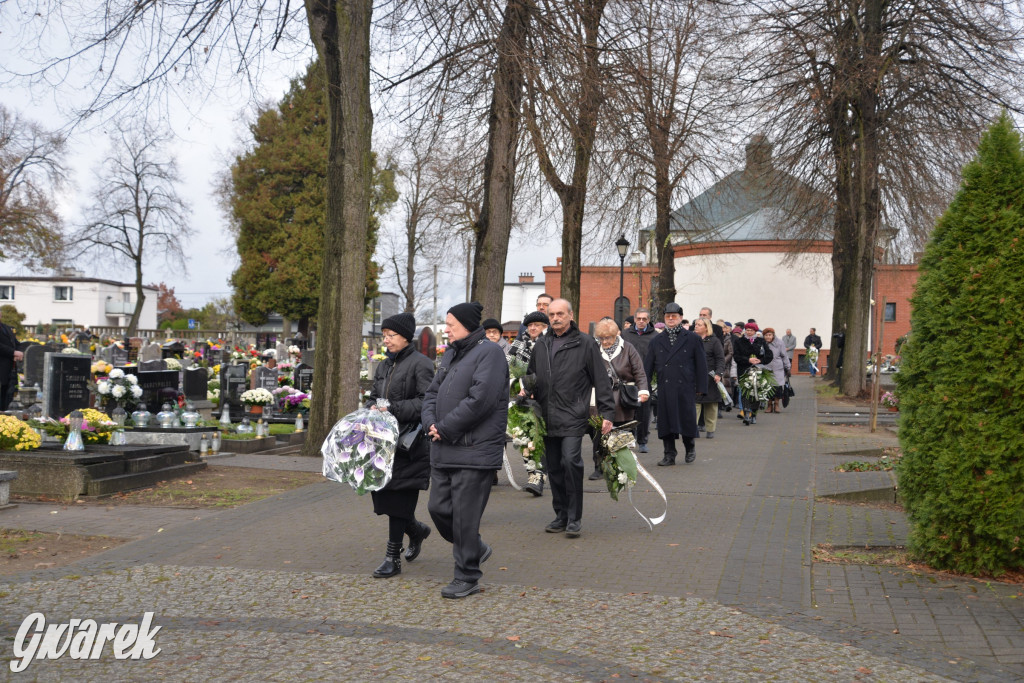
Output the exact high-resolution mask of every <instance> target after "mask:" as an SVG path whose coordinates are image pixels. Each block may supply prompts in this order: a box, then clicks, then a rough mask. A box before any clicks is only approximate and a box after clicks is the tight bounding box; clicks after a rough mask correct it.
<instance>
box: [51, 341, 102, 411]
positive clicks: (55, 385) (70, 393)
mask: <svg viewBox="0 0 1024 683" xmlns="http://www.w3.org/2000/svg"><path fill="white" fill-rule="evenodd" d="M91 368H92V359H91V358H89V356H83V355H81V354H77V353H47V354H46V355H45V356H44V359H43V401H42V404H43V416H44V417H52V418H54V419H57V420H59V419H60V418H62V417H64V416H65V415H67V414H68V413H70V412H71V411H72V410H81V409H83V408H88V407H89V380H90V379H91V378H92V374H91Z"/></svg>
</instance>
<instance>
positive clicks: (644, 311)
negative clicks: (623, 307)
mask: <svg viewBox="0 0 1024 683" xmlns="http://www.w3.org/2000/svg"><path fill="white" fill-rule="evenodd" d="M641 313H646V314H647V317H650V316H651V312H650V310H648V309H646V308H638V309H636V310H635V311H633V315H640V314H641Z"/></svg>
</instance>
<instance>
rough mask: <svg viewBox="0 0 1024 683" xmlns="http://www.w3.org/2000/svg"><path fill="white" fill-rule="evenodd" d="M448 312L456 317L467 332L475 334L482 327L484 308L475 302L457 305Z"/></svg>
mask: <svg viewBox="0 0 1024 683" xmlns="http://www.w3.org/2000/svg"><path fill="white" fill-rule="evenodd" d="M448 312H449V313H451V314H452V315H453V316H455V319H456V320H458V321H459V322H460V323H462V326H463V327H465V328H466V330H467V331H469V332H473V331H474V330H476V329H477V328H478V327H480V317H481V316H482V315H483V313H484V307H483V306H481V305H480V304H478V303H477V302H475V301H469V302H466V303H463V304H455V305H454V306H452V307H451V308H449V309H448Z"/></svg>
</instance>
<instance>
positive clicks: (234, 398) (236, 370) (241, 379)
mask: <svg viewBox="0 0 1024 683" xmlns="http://www.w3.org/2000/svg"><path fill="white" fill-rule="evenodd" d="M248 369H249V366H248V365H245V364H244V363H237V364H235V365H224V366H221V369H220V401H221V405H229V406H231V407H232V408H235V407H239V406H241V405H242V401H241V400H240V398H241V396H242V394H243V393H244V392H245V391H246V390H247V389H248V388H249V386H248V384H249V383H248V378H247V377H246V372H247V371H248ZM238 414H240V413H238Z"/></svg>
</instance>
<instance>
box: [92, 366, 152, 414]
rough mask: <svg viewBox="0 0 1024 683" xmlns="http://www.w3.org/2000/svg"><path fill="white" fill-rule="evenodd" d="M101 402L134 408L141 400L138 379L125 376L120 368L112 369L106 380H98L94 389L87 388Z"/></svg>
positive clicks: (140, 388) (133, 376)
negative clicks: (110, 402) (111, 402)
mask: <svg viewBox="0 0 1024 683" xmlns="http://www.w3.org/2000/svg"><path fill="white" fill-rule="evenodd" d="M89 388H90V390H92V391H93V392H94V393H95V394H96V395H97V396H99V397H100V399H101V400H103V401H107V400H110V401H113V402H114V403H116V404H117V405H119V406H121V407H122V408H127V407H129V406H134V405H135V404H136V403H138V402H139V399H140V398H142V387H140V386H139V378H138V377H136V376H135V375H129V374H126V373H125V371H124V370H122V369H121V368H114V369H113V370H111V371H110V373H109V374H108V375H107V377H106V379H99V380H97V382H96V385H95V388H94V387H93V386H90V387H89Z"/></svg>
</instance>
